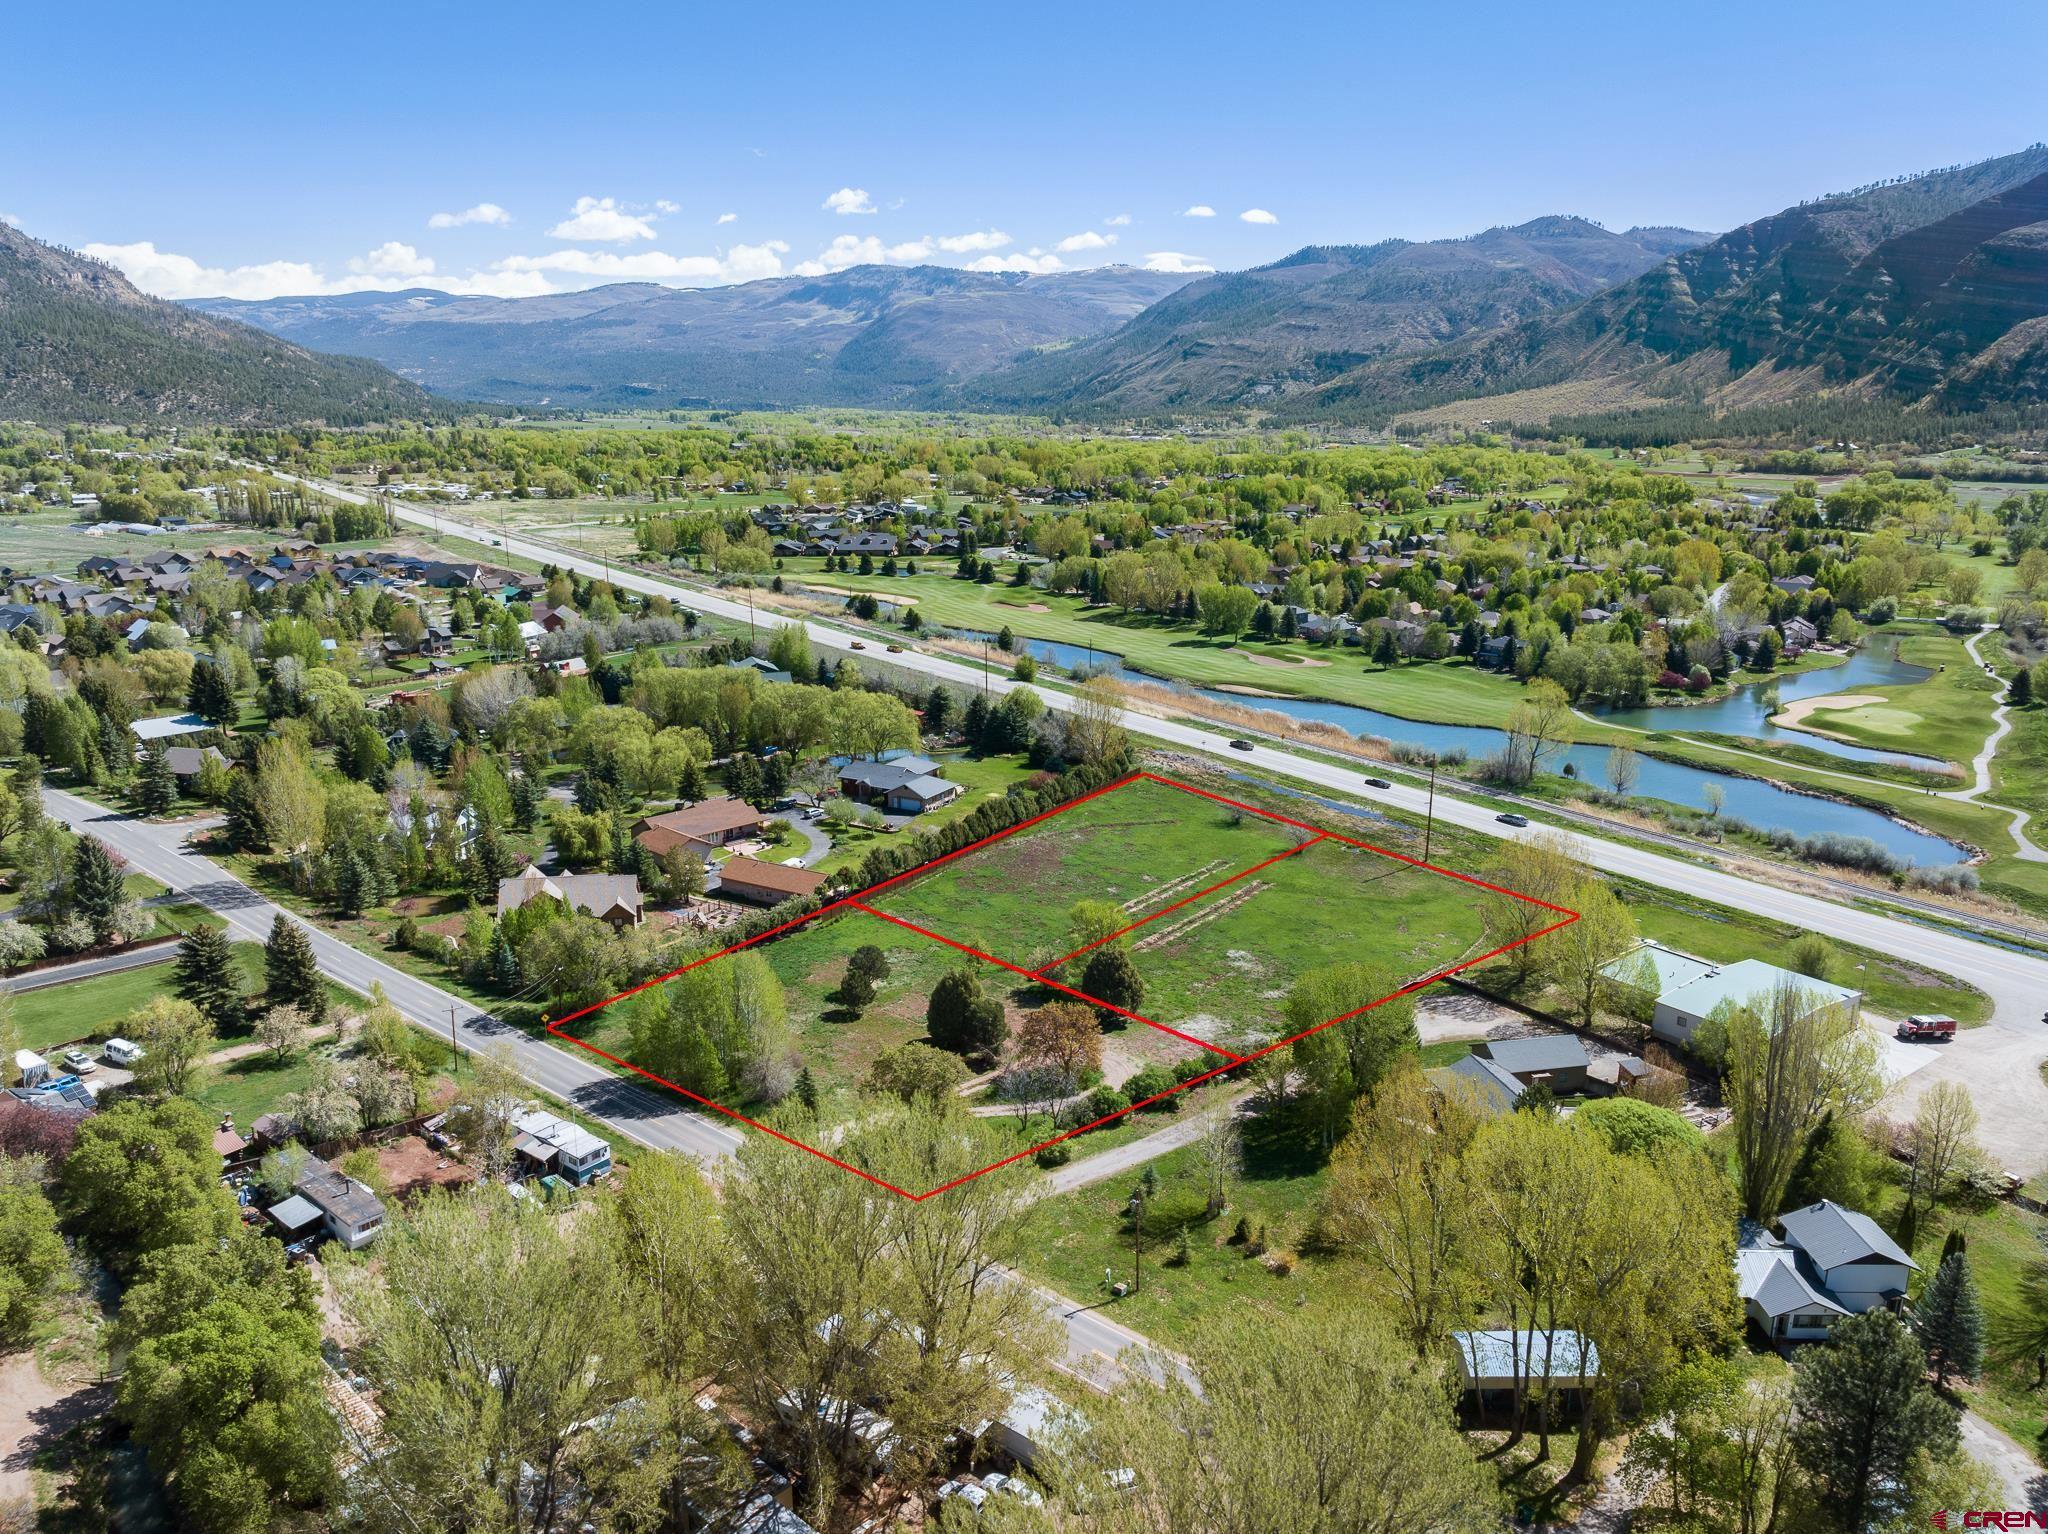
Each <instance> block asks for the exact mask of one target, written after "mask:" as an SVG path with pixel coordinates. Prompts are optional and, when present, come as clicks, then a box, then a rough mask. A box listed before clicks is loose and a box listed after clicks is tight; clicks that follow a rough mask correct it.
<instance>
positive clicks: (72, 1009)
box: [14, 943, 362, 1050]
mask: <svg viewBox="0 0 2048 1534" xmlns="http://www.w3.org/2000/svg"><path fill="white" fill-rule="evenodd" d="M233 946H234V954H235V961H236V962H237V963H238V964H240V965H241V967H242V980H243V984H244V985H245V986H246V987H247V988H248V991H249V993H250V994H251V995H252V996H253V995H255V994H256V993H257V992H258V991H260V990H261V989H262V986H263V945H262V944H261V943H236V944H234V945H233ZM164 951H165V953H166V955H174V954H175V953H176V949H175V948H172V947H169V946H167V947H166V948H165V950H164ZM171 980H172V976H171V961H170V959H169V958H168V957H167V959H166V961H165V962H164V963H162V964H145V965H143V966H142V967H140V968H139V969H124V970H116V971H114V972H113V973H112V974H107V975H95V976H93V977H92V978H91V979H87V980H73V981H70V982H68V983H66V984H64V985H52V986H45V987H44V988H42V989H41V990H36V991H24V992H22V993H21V994H20V995H18V996H16V997H15V998H14V1018H15V1023H16V1025H17V1026H18V1027H19V1028H20V1030H21V1036H22V1042H23V1043H24V1044H25V1045H26V1046H27V1047H28V1048H30V1049H34V1050H47V1049H51V1048H55V1047H58V1046H61V1045H67V1044H73V1043H77V1042H79V1041H81V1040H92V1041H95V1042H97V1041H100V1040H104V1039H107V1038H110V1037H112V1036H113V1035H114V1034H116V1033H118V1032H120V1027H119V1024H120V1022H121V1020H122V1019H123V1018H125V1017H127V1016H128V1015H129V1014H130V1013H131V1012H133V1011H135V1010H136V1009H137V1008H138V1007H140V1006H142V1005H143V1004H144V1003H146V1002H148V1001H150V1000H152V999H153V998H155V997H157V996H163V995H169V994H171ZM327 993H328V998H329V1000H330V1002H331V1003H332V1004H333V1005H335V1006H346V1007H349V1008H350V1009H354V1008H357V1007H360V1006H361V1005H362V1003H361V1000H360V998H358V997H357V996H355V995H354V994H353V993H351V992H348V991H345V990H343V989H342V988H341V987H339V986H337V985H333V984H329V986H328V987H327ZM247 1037H248V1034H247V1033H246V1032H243V1033H240V1034H233V1033H231V1034H228V1035H225V1036H224V1038H223V1042H225V1043H236V1042H239V1041H241V1040H243V1039H246V1038H247Z"/></svg>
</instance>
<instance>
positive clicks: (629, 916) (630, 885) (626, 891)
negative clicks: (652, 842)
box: [498, 864, 641, 927]
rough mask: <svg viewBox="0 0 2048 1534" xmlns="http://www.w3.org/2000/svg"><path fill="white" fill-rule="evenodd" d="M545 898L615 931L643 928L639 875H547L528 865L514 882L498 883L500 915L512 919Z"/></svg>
mask: <svg viewBox="0 0 2048 1534" xmlns="http://www.w3.org/2000/svg"><path fill="white" fill-rule="evenodd" d="M542 896H547V897H549V898H551V899H555V900H559V901H561V902H562V904H563V905H565V906H567V907H568V908H569V909H570V910H572V911H581V912H583V913H584V915H586V916H595V917H596V918H597V919H598V920H599V921H605V922H610V923H611V924H612V926H614V927H637V926H639V925H640V917H641V909H640V879H639V876H638V875H636V874H545V873H542V872H541V871H540V869H539V868H538V867H535V866H534V865H532V864H528V865H527V867H526V868H525V869H524V870H522V871H521V872H520V873H519V874H517V875H515V876H514V877H513V878H510V879H500V880H499V881H498V914H499V915H500V916H505V915H508V914H509V913H511V912H513V911H516V910H518V909H519V908H520V907H521V906H523V905H525V904H526V903H527V902H528V901H530V900H538V899H540V898H541V897H542Z"/></svg>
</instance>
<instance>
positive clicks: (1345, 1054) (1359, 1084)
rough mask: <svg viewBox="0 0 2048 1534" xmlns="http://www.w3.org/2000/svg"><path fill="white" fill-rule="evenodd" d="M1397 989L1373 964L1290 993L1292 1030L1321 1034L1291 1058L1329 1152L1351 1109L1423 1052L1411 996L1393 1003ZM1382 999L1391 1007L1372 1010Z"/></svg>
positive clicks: (1312, 978)
mask: <svg viewBox="0 0 2048 1534" xmlns="http://www.w3.org/2000/svg"><path fill="white" fill-rule="evenodd" d="M1400 984H1401V980H1400V977H1399V976H1398V975H1396V974H1395V973H1393V972H1392V971H1390V970H1386V969H1382V968H1381V967H1379V966H1378V965H1375V964H1364V963H1352V964H1332V965H1326V966H1324V967H1323V968H1321V969H1314V970H1310V971H1309V972H1308V973H1307V974H1305V975H1303V976H1302V977H1301V978H1300V979H1299V980H1297V981H1296V982H1295V984H1294V988H1293V989H1292V990H1291V991H1289V992H1288V995H1287V1004H1286V1009H1285V1013H1286V1018H1287V1027H1288V1028H1289V1029H1290V1030H1291V1031H1294V1032H1303V1031H1305V1030H1308V1029H1316V1030H1317V1031H1316V1032H1313V1033H1309V1034H1308V1035H1307V1037H1305V1038H1301V1039H1297V1040H1296V1041H1295V1042H1294V1045H1293V1046H1292V1051H1291V1053H1292V1056H1293V1063H1294V1071H1295V1075H1296V1077H1297V1079H1298V1082H1299V1086H1298V1088H1297V1090H1298V1094H1299V1098H1300V1101H1301V1103H1302V1106H1303V1108H1304V1110H1305V1112H1306V1116H1307V1118H1308V1120H1309V1122H1310V1123H1311V1124H1313V1125H1314V1126H1315V1127H1316V1128H1317V1130H1318V1132H1319V1133H1320V1134H1321V1136H1322V1140H1323V1144H1324V1145H1325V1146H1329V1145H1333V1144H1335V1143H1336V1141H1337V1138H1338V1136H1340V1135H1341V1134H1342V1133H1343V1132H1344V1128H1345V1126H1346V1125H1347V1124H1348V1123H1349V1122H1350V1118H1351V1105H1352V1103H1353V1102H1354V1101H1355V1100H1356V1099H1357V1098H1358V1097H1360V1096H1361V1095H1363V1094H1364V1093H1366V1092H1370V1091H1371V1090H1372V1089H1373V1088H1374V1087H1375V1086H1377V1085H1378V1084H1379V1083H1380V1081H1382V1080H1383V1079H1384V1078H1385V1077H1386V1075H1387V1073H1388V1072H1390V1071H1392V1070H1393V1069H1395V1068H1396V1067H1397V1066H1398V1065H1399V1064H1400V1062H1401V1061H1402V1060H1403V1059H1404V1058H1409V1057H1413V1056H1414V1055H1415V1054H1416V1052H1417V1051H1419V1050H1420V1049H1421V1047H1422V1041H1421V1039H1420V1037H1419V1036H1418V1035H1417V1034H1416V1031H1415V998H1414V996H1413V995H1412V994H1411V995H1405V996H1390V995H1389V993H1391V992H1394V991H1396V990H1398V989H1399V988H1400ZM1382 996H1388V997H1389V999H1388V1000H1386V1001H1380V1002H1379V1004H1378V1005H1377V1006H1374V1005H1372V1003H1374V1002H1375V1001H1378V999H1379V998H1380V997H1382ZM1360 1008H1365V1009H1366V1010H1363V1011H1361V1010H1359V1009H1360ZM1332 1018H1339V1019H1341V1021H1338V1022H1335V1023H1331V1022H1330V1020H1331V1019H1332ZM1325 1023H1329V1024H1330V1025H1329V1026H1328V1027H1323V1026H1321V1025H1323V1024H1325Z"/></svg>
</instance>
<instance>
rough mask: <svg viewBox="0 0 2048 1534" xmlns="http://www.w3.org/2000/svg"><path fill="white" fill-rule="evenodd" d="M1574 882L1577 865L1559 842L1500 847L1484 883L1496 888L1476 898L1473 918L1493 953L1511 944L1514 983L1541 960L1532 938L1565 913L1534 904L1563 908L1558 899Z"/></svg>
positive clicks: (1509, 960)
mask: <svg viewBox="0 0 2048 1534" xmlns="http://www.w3.org/2000/svg"><path fill="white" fill-rule="evenodd" d="M1578 877H1579V875H1578V865H1577V864H1575V863H1574V862H1573V861H1572V858H1571V854H1570V853H1569V852H1568V851H1567V850H1566V845H1565V842H1564V839H1563V838H1562V837H1558V836H1537V837H1531V838H1530V839H1529V840H1527V841H1510V842H1504V843H1502V844H1501V847H1500V850H1499V853H1498V854H1497V856H1496V857H1495V859H1494V862H1493V866H1492V868H1491V870H1490V871H1489V876H1488V882H1489V883H1492V884H1495V885H1498V886H1499V887H1500V888H1499V890H1487V891H1484V892H1482V893H1481V895H1480V897H1479V914H1480V920H1481V921H1482V922H1484V923H1485V926H1486V940H1487V942H1488V943H1490V944H1492V945H1493V946H1494V947H1496V948H1500V947H1507V946H1508V945H1509V944H1513V945H1515V946H1514V947H1513V948H1512V949H1510V951H1509V953H1508V954H1507V956H1506V959H1507V963H1508V964H1509V965H1510V966H1512V968H1513V969H1514V972H1515V979H1516V982H1517V984H1523V983H1526V982H1527V981H1528V980H1529V979H1530V978H1531V977H1532V976H1533V975H1534V974H1535V973H1536V969H1537V964H1538V961H1539V959H1540V958H1541V954H1540V951H1539V950H1538V949H1537V948H1536V946H1535V943H1534V942H1533V941H1532V940H1533V939H1534V938H1535V936H1536V934H1537V933H1539V932H1541V931H1543V929H1544V928H1546V927H1553V926H1555V925H1557V923H1558V922H1560V921H1563V920H1564V919H1565V911H1559V910H1552V909H1550V908H1549V906H1545V905H1540V904H1538V903H1537V902H1539V901H1548V902H1549V903H1550V906H1560V905H1565V900H1564V897H1565V896H1566V895H1567V894H1568V893H1569V892H1570V891H1572V890H1573V889H1574V888H1575V887H1576V885H1577V883H1578ZM1521 896H1527V897H1529V898H1528V899H1522V898H1519V897H1521ZM1566 909H1567V910H1568V909H1569V907H1568V906H1567V907H1566Z"/></svg>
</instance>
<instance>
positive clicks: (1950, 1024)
mask: <svg viewBox="0 0 2048 1534" xmlns="http://www.w3.org/2000/svg"><path fill="white" fill-rule="evenodd" d="M1898 1036H1899V1037H1900V1038H1902V1039H1925V1040H1927V1041H1928V1042H1929V1043H1941V1042H1943V1041H1945V1040H1948V1039H1952V1038H1954V1037H1955V1036H1956V1020H1955V1019H1954V1018H1952V1017H1943V1016H1942V1015H1941V1014H1940V1013H1938V1012H1915V1013H1914V1014H1913V1015H1912V1016H1911V1017H1909V1018H1907V1019H1906V1020H1905V1021H1904V1022H1902V1023H1900V1024H1899V1027H1898ZM64 1058H65V1060H66V1062H67V1063H68V1062H69V1061H70V1059H71V1057H70V1056H69V1055H66V1056H65V1057H64Z"/></svg>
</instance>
